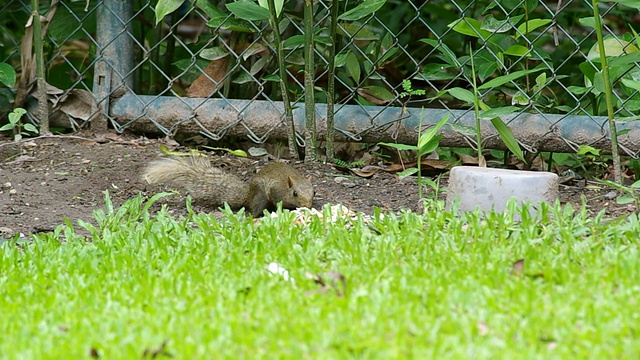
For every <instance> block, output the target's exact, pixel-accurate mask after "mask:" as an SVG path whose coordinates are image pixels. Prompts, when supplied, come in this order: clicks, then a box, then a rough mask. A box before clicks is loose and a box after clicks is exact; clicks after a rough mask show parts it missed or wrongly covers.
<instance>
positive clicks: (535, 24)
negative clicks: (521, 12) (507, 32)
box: [515, 19, 551, 40]
mask: <svg viewBox="0 0 640 360" xmlns="http://www.w3.org/2000/svg"><path fill="white" fill-rule="evenodd" d="M550 22H551V20H550V19H532V20H529V21H527V22H525V23H523V24H520V26H518V33H516V36H515V38H516V40H517V39H518V37H520V36H521V34H522V35H527V34H528V33H530V32H532V31H533V30H535V29H537V28H539V27H542V26H545V25H547V24H548V23H550Z"/></svg>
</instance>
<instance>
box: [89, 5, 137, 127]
mask: <svg viewBox="0 0 640 360" xmlns="http://www.w3.org/2000/svg"><path fill="white" fill-rule="evenodd" d="M132 20H133V10H132V3H131V0H125V1H121V0H103V1H102V4H101V5H100V7H99V8H98V11H97V28H96V33H97V34H96V38H97V48H98V50H97V57H98V61H97V62H96V67H95V74H94V80H93V94H94V96H95V98H96V101H97V102H98V107H99V108H100V112H101V114H102V116H101V117H99V118H96V119H94V120H93V121H92V128H94V129H96V130H98V131H106V129H107V119H110V115H109V107H110V101H111V97H112V96H114V95H116V96H119V95H123V93H124V92H126V91H127V89H132V88H133V80H134V78H133V73H132V69H133V63H134V56H133V55H134V54H133V34H132V32H131V21H132Z"/></svg>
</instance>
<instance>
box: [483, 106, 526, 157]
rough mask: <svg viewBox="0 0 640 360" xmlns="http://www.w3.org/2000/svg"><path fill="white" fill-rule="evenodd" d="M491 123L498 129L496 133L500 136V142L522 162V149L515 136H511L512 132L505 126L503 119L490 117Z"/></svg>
mask: <svg viewBox="0 0 640 360" xmlns="http://www.w3.org/2000/svg"><path fill="white" fill-rule="evenodd" d="M491 123H492V124H493V127H495V128H496V130H497V131H498V135H499V136H500V139H502V142H503V143H504V144H505V145H506V146H507V149H509V150H510V151H511V152H512V153H513V155H515V156H516V157H517V158H518V159H520V161H522V162H524V161H525V160H524V154H523V153H522V149H521V148H520V145H519V144H518V142H517V141H516V138H515V137H513V133H512V132H511V130H510V129H509V127H507V125H506V124H505V123H504V121H502V120H501V119H500V118H498V117H496V118H493V119H491Z"/></svg>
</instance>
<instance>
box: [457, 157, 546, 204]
mask: <svg viewBox="0 0 640 360" xmlns="http://www.w3.org/2000/svg"><path fill="white" fill-rule="evenodd" d="M456 198H458V199H460V203H459V204H460V205H459V209H460V210H462V211H473V210H475V209H477V208H480V209H481V210H484V211H490V210H492V209H493V210H494V211H496V212H502V211H504V209H505V208H506V205H507V202H508V201H509V199H511V198H516V199H517V203H518V204H519V205H520V204H522V203H523V202H531V204H532V205H534V206H535V205H536V204H539V203H541V202H545V203H553V202H555V201H556V199H558V175H556V174H554V173H550V172H540V171H521V170H505V169H494V168H480V167H474V166H456V167H454V168H452V169H451V172H450V173H449V191H448V193H447V208H450V207H451V204H452V203H453V201H454V200H455V199H456Z"/></svg>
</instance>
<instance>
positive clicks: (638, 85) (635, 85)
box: [620, 79, 640, 91]
mask: <svg viewBox="0 0 640 360" xmlns="http://www.w3.org/2000/svg"><path fill="white" fill-rule="evenodd" d="M620 81H622V83H623V84H624V85H625V86H627V87H629V88H631V89H634V90H638V91H640V81H636V80H630V79H622V80H620Z"/></svg>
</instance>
